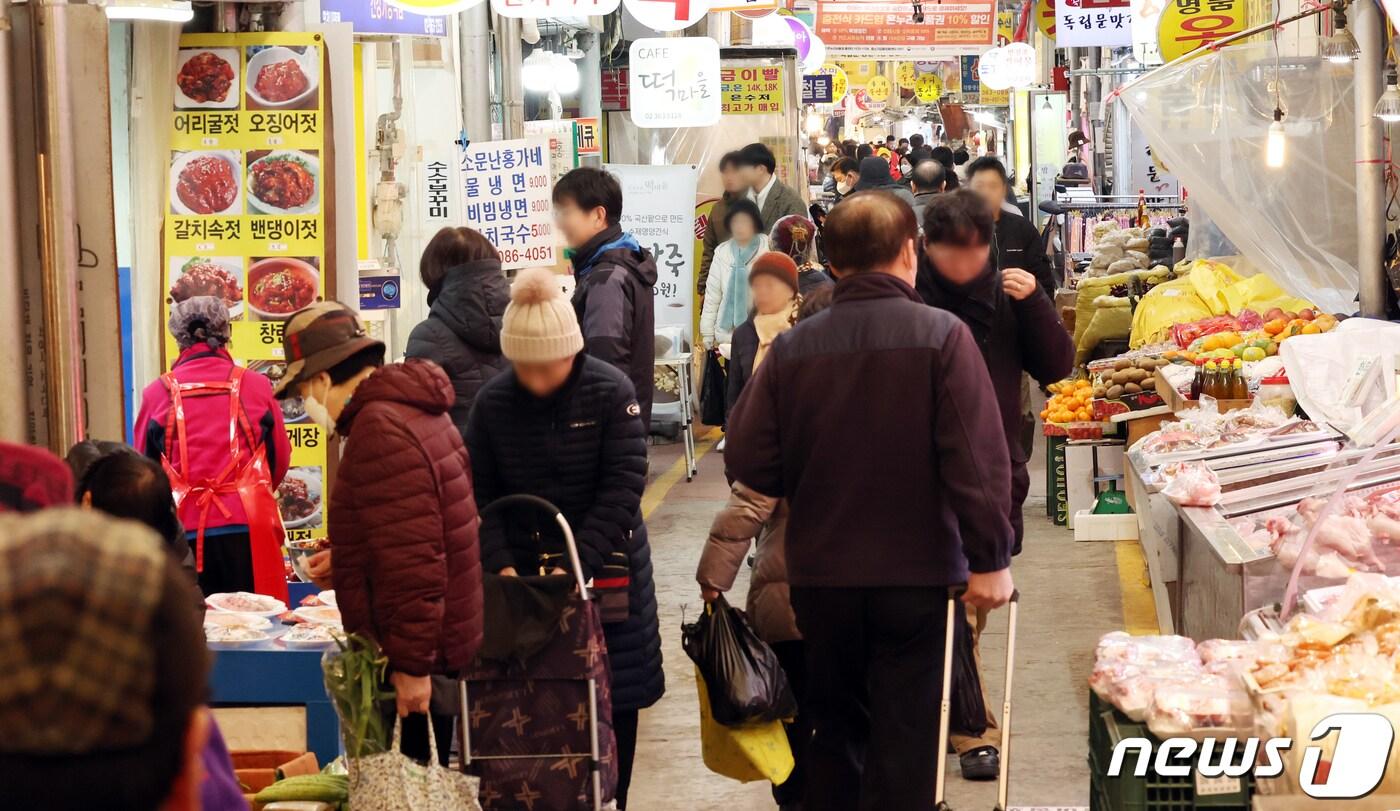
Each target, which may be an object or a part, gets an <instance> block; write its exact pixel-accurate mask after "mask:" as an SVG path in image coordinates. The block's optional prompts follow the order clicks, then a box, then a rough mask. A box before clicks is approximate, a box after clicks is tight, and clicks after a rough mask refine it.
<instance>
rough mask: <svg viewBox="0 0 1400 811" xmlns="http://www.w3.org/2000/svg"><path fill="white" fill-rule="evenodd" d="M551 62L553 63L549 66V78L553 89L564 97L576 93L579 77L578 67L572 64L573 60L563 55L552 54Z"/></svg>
mask: <svg viewBox="0 0 1400 811" xmlns="http://www.w3.org/2000/svg"><path fill="white" fill-rule="evenodd" d="M551 61H552V62H553V63H554V64H553V65H552V66H551V73H552V75H551V77H550V78H551V79H552V80H553V89H554V90H557V91H559V93H560V94H562V95H565V96H567V95H570V94H573V93H577V92H578V86H579V75H578V65H576V64H574V60H572V59H570V58H569V57H567V56H565V55H563V54H554V58H553V59H552V60H551Z"/></svg>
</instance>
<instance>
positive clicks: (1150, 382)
mask: <svg viewBox="0 0 1400 811" xmlns="http://www.w3.org/2000/svg"><path fill="white" fill-rule="evenodd" d="M1168 363H1170V361H1167V360H1163V359H1161V358H1133V359H1129V358H1119V359H1118V360H1116V361H1114V363H1113V371H1112V372H1104V373H1103V374H1102V375H1100V376H1099V381H1098V383H1096V384H1094V396H1095V397H1097V398H1099V399H1102V400H1118V399H1121V398H1122V397H1123V396H1124V395H1125V394H1137V393H1139V392H1144V391H1156V389H1157V376H1156V375H1157V370H1158V369H1160V368H1161V367H1163V366H1166V365H1167V364H1168Z"/></svg>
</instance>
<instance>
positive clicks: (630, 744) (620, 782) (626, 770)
mask: <svg viewBox="0 0 1400 811" xmlns="http://www.w3.org/2000/svg"><path fill="white" fill-rule="evenodd" d="M613 735H614V736H616V738H617V794H616V796H617V807H618V809H619V811H622V809H626V808H627V789H628V788H630V787H631V786H632V761H634V760H636V758H637V710H613Z"/></svg>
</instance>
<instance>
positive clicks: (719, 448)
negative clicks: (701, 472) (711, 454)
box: [715, 437, 727, 451]
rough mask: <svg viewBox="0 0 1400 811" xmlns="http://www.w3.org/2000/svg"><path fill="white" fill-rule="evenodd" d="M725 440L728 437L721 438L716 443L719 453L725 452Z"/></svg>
mask: <svg viewBox="0 0 1400 811" xmlns="http://www.w3.org/2000/svg"><path fill="white" fill-rule="evenodd" d="M725 439H727V437H720V438H719V442H716V443H715V450H717V451H722V450H724V440H725Z"/></svg>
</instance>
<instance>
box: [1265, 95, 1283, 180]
mask: <svg viewBox="0 0 1400 811" xmlns="http://www.w3.org/2000/svg"><path fill="white" fill-rule="evenodd" d="M1284 147H1285V141H1284V134H1283V110H1282V109H1280V108H1278V107H1275V108H1274V123H1272V124H1270V125H1269V138H1268V140H1267V141H1266V142H1265V144H1264V164H1265V165H1266V166H1268V167H1269V168H1270V169H1279V168H1282V167H1283V159H1284V153H1285V149H1284Z"/></svg>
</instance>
